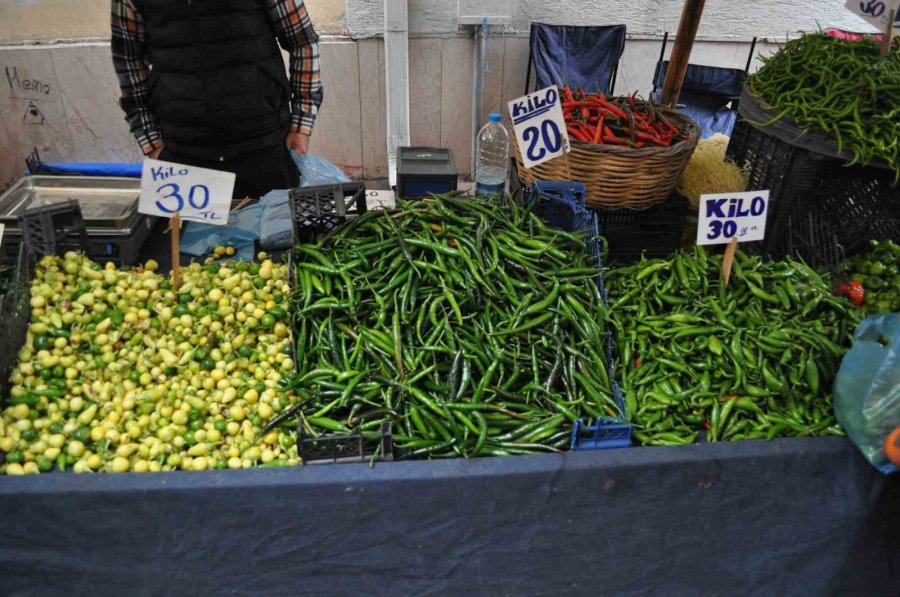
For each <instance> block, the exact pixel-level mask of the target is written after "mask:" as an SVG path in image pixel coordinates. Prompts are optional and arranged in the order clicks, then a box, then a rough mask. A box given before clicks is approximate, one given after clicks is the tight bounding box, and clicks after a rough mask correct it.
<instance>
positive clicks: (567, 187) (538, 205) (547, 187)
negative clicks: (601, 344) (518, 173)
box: [528, 181, 631, 450]
mask: <svg viewBox="0 0 900 597" xmlns="http://www.w3.org/2000/svg"><path fill="white" fill-rule="evenodd" d="M585 193H586V189H585V187H584V185H583V184H582V183H580V182H555V181H536V182H535V183H534V185H533V186H532V188H531V194H530V195H529V196H528V205H529V206H531V207H532V208H533V209H534V211H535V213H536V214H538V215H539V216H540V217H541V219H543V220H544V221H545V222H547V224H549V225H551V226H553V227H555V228H561V229H563V230H566V231H567V232H582V233H584V234H585V236H586V238H587V241H586V242H587V250H588V252H589V253H590V254H591V256H592V257H593V258H594V259H595V260H596V262H597V271H598V273H601V275H598V276H597V277H596V278H594V279H595V281H596V283H597V287H598V288H599V290H600V296H601V297H602V298H603V302H604V304H608V299H607V294H606V285H605V284H604V283H603V276H602V271H603V250H602V245H601V239H600V225H599V223H598V221H597V216H596V215H595V214H594V213H593V212H591V211H590V210H588V209H587V208H586V207H585V204H584V196H585ZM612 350H613V342H612V333H611V332H608V333H607V335H606V355H607V358H608V359H609V376H610V380H612V376H613V364H614V363H613V360H612ZM612 387H613V397H614V398H615V401H616V404H617V405H618V406H619V410H620V411H621V412H622V413H623V418H621V419H619V418H613V417H606V418H598V419H597V420H596V421H595V422H594V424H593V425H590V424H589V423H587V422H585V421H576V423H575V425H574V427H573V428H572V440H571V444H570V448H571V449H572V450H605V449H609V448H626V447H628V446H630V445H631V424H630V423H628V421H627V416H628V413H627V412H625V400H624V399H623V397H622V392H621V390H620V389H619V386H618V384H617V383H616V382H615V381H612Z"/></svg>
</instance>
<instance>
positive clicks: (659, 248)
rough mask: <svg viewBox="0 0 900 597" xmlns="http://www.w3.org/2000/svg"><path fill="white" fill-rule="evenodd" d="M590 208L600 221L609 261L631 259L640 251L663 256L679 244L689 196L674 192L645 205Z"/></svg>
mask: <svg viewBox="0 0 900 597" xmlns="http://www.w3.org/2000/svg"><path fill="white" fill-rule="evenodd" d="M591 209H592V210H593V211H594V212H595V213H596V214H597V218H598V219H599V221H600V234H601V235H602V236H603V238H604V239H606V248H607V251H608V253H607V257H606V260H607V261H609V262H615V263H620V264H625V263H631V262H634V261H637V260H638V259H640V258H641V255H646V256H647V257H651V258H652V257H666V256H668V255H670V254H672V253H674V252H675V251H677V250H678V249H679V248H681V238H682V233H683V232H684V226H685V218H686V217H687V209H688V200H687V199H685V198H684V197H682V196H680V195H678V194H677V193H673V194H672V196H671V197H670V198H669V200H668V201H666V202H665V203H660V204H659V205H653V206H651V207H647V208H644V209H631V208H619V209H605V208H593V207H592V208H591Z"/></svg>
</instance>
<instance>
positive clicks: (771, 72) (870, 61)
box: [747, 33, 900, 180]
mask: <svg viewBox="0 0 900 597" xmlns="http://www.w3.org/2000/svg"><path fill="white" fill-rule="evenodd" d="M762 61H763V66H762V68H760V69H759V70H758V71H757V72H755V73H753V74H752V75H750V77H748V78H747V88H748V89H749V90H750V92H752V93H753V95H754V96H756V97H757V98H758V99H759V100H761V102H762V103H763V104H764V106H768V107H770V108H772V109H774V110H775V111H777V113H778V115H777V116H776V117H775V118H774V119H772V120H771V121H770V122H767V123H760V124H765V125H770V124H774V123H775V122H777V121H778V120H780V119H782V118H784V117H787V116H789V117H791V118H792V119H793V120H794V121H795V122H796V123H797V124H798V125H799V126H800V127H801V128H802V129H803V130H804V131H813V130H817V131H822V132H825V133H828V134H829V135H831V136H833V137H834V139H835V141H836V142H837V144H838V147H839V148H844V149H847V150H848V151H849V152H850V153H852V154H853V156H854V159H853V161H854V162H862V163H864V164H867V163H869V162H872V161H875V160H883V161H885V162H887V165H888V166H890V168H891V169H892V170H893V171H894V173H895V175H896V177H897V180H900V142H898V139H900V46H896V45H895V46H894V48H893V49H892V50H891V51H890V52H889V53H888V54H887V55H886V56H882V55H881V52H880V46H879V44H878V42H876V41H875V40H874V39H871V38H870V39H865V40H862V41H849V40H845V39H838V38H836V37H831V36H829V35H826V34H824V33H806V34H804V35H802V36H801V37H799V38H798V39H794V40H791V41H789V42H788V43H786V44H784V46H782V47H781V49H780V50H779V51H778V52H776V53H775V54H773V55H772V56H769V57H764V58H762Z"/></svg>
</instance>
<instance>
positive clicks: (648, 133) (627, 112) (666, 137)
mask: <svg viewBox="0 0 900 597" xmlns="http://www.w3.org/2000/svg"><path fill="white" fill-rule="evenodd" d="M560 93H561V94H562V98H563V103H562V109H563V115H564V116H565V119H566V129H567V130H568V132H569V137H570V138H572V139H575V140H576V141H586V142H587V143H596V144H606V145H624V146H627V147H634V148H641V147H647V146H650V147H670V146H671V145H672V144H673V143H677V142H678V141H680V140H682V138H683V134H682V131H681V130H680V129H679V128H678V127H677V126H676V125H675V124H674V123H672V121H671V120H669V119H668V118H666V116H665V115H664V114H662V113H661V112H660V111H658V110H656V109H655V108H654V107H653V104H651V103H649V102H648V103H644V102H641V103H640V104H638V103H637V102H636V101H635V97H636V95H637V94H634V95H630V96H627V97H611V98H607V97H606V96H605V95H604V94H602V93H591V94H587V93H585V92H584V91H582V89H581V88H580V87H578V88H576V90H575V92H574V93H573V92H572V90H571V89H570V88H569V87H568V86H566V87H563V88H562V90H561V91H560Z"/></svg>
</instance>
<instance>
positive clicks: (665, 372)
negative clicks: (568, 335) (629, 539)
mask: <svg viewBox="0 0 900 597" xmlns="http://www.w3.org/2000/svg"><path fill="white" fill-rule="evenodd" d="M721 261H722V257H721V256H719V255H709V254H707V252H706V251H705V250H704V249H703V248H702V247H696V248H695V249H694V252H693V253H684V254H677V255H675V256H674V257H672V258H669V259H643V260H641V261H639V262H637V263H635V264H633V265H630V266H628V267H622V268H619V269H613V270H611V271H610V272H608V273H607V275H606V284H607V290H608V292H609V300H610V315H609V317H610V319H611V322H610V323H611V324H612V325H613V326H614V329H615V333H614V335H615V338H616V342H617V348H618V360H617V370H616V376H617V377H618V379H619V380H620V381H621V383H622V389H623V391H624V393H625V402H626V407H627V411H628V415H629V419H630V421H631V422H632V423H633V424H634V429H635V433H634V437H635V438H636V440H637V441H638V442H639V443H641V444H644V445H677V444H688V443H693V442H695V441H700V440H702V439H703V437H704V436H705V440H706V441H711V442H714V441H731V440H740V439H772V438H774V437H782V436H793V437H799V436H812V435H842V433H843V432H842V431H841V429H840V427H839V426H838V425H837V422H836V420H835V418H834V413H833V411H832V406H831V385H832V381H833V379H834V376H835V374H836V373H837V370H838V367H839V365H840V360H841V357H842V356H843V355H844V353H845V352H846V351H847V349H848V348H849V346H850V342H851V340H852V334H853V331H854V330H855V329H856V326H857V324H858V323H859V321H860V314H859V312H858V310H855V309H854V308H853V307H852V306H851V305H850V304H849V303H848V302H847V301H846V299H844V298H841V297H837V296H834V294H833V292H832V287H831V281H830V280H829V279H827V278H823V276H821V275H820V274H818V273H817V272H815V271H813V270H812V269H811V268H809V267H808V266H806V265H805V264H803V263H800V262H796V261H791V260H788V261H781V262H778V261H775V262H772V261H770V262H767V261H763V260H762V259H760V258H759V257H751V256H749V255H746V254H745V253H743V252H741V251H738V252H737V254H736V257H735V260H734V265H733V269H732V273H731V279H730V283H729V285H728V286H727V287H726V286H725V285H724V283H723V281H722V276H721Z"/></svg>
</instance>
